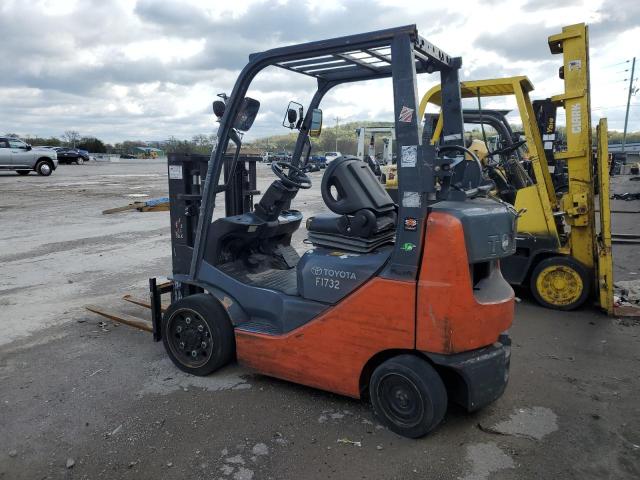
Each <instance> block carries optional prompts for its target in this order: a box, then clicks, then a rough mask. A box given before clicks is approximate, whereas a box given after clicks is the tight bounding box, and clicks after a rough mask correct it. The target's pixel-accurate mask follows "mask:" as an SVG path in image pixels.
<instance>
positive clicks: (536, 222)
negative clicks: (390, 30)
mask: <svg viewBox="0 0 640 480" xmlns="http://www.w3.org/2000/svg"><path fill="white" fill-rule="evenodd" d="M548 42H549V48H550V50H551V53H554V54H562V56H563V65H562V67H561V68H560V71H559V74H560V78H561V79H562V80H563V81H564V92H563V93H562V94H560V95H556V96H554V97H552V98H551V101H552V102H553V103H554V104H555V105H557V106H558V107H563V108H564V109H565V111H566V119H567V120H566V132H567V133H566V137H567V139H566V150H564V151H556V152H554V153H553V159H554V160H555V161H556V163H557V164H566V166H567V177H568V186H567V191H566V192H563V193H558V194H557V193H556V190H555V188H554V183H553V181H552V178H551V175H550V172H549V167H550V166H549V164H548V162H547V157H546V156H545V148H544V147H545V141H547V140H549V138H548V136H547V134H546V132H541V131H540V127H539V125H538V122H537V119H536V115H535V111H534V107H533V104H532V102H531V99H530V97H529V94H530V92H531V91H532V90H533V85H532V84H531V82H530V81H529V79H528V78H527V77H525V76H516V77H507V78H499V79H488V80H475V81H467V82H461V84H460V87H461V92H462V97H463V98H478V99H480V98H485V97H496V96H508V95H513V96H514V97H515V99H516V103H517V106H518V110H519V112H520V118H521V121H522V128H523V130H524V135H525V138H526V144H527V149H528V161H529V162H530V169H531V172H532V177H533V180H534V184H533V185H530V186H525V187H522V188H520V189H518V191H517V193H516V197H515V202H514V206H515V208H516V209H517V210H518V211H521V212H522V213H521V216H520V218H519V220H518V244H519V247H520V246H521V247H522V248H519V252H518V253H517V254H516V255H514V256H512V257H509V259H505V261H504V262H503V263H505V265H503V272H504V273H505V276H506V277H507V280H509V281H510V283H512V284H516V285H521V284H522V285H527V284H528V286H529V288H530V290H531V291H532V293H533V296H534V297H535V298H536V300H537V301H538V302H539V303H541V304H542V305H544V306H547V307H550V308H558V309H563V310H570V309H573V308H577V307H578V306H580V305H581V304H582V303H584V302H585V301H586V300H588V299H589V298H592V299H593V300H594V301H596V302H598V303H599V304H600V306H601V308H602V309H604V310H606V311H607V312H608V313H612V312H613V278H612V276H613V273H612V271H613V267H612V256H611V222H610V207H609V171H608V168H607V167H608V165H607V157H608V155H607V123H606V119H603V120H601V121H600V124H599V125H598V130H597V131H598V134H597V139H596V143H597V154H596V155H594V152H593V148H592V133H591V113H590V85H589V44H588V27H587V26H586V25H585V24H577V25H571V26H567V27H564V28H563V29H562V33H559V34H557V35H552V36H550V37H549V39H548ZM429 103H431V104H433V105H436V106H440V105H441V93H440V88H439V87H434V88H432V89H431V90H429V91H428V92H427V93H426V94H425V95H424V97H423V98H422V101H421V102H420V107H419V115H420V118H423V117H424V114H425V110H426V107H427V104H429ZM441 129H442V119H441V116H440V118H439V119H438V122H437V124H436V126H435V128H434V130H433V136H432V143H437V141H438V140H439V138H440V134H441ZM552 168H555V166H554V167H552ZM594 182H598V187H599V192H600V201H599V204H600V205H599V206H600V208H599V210H600V222H599V223H600V228H599V231H597V228H596V227H597V225H596V217H595V213H596V210H597V208H596V201H595V194H594ZM389 186H390V187H393V185H389Z"/></svg>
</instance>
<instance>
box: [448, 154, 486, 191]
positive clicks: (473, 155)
mask: <svg viewBox="0 0 640 480" xmlns="http://www.w3.org/2000/svg"><path fill="white" fill-rule="evenodd" d="M447 150H457V151H458V152H462V153H468V154H469V156H470V157H471V159H472V160H473V161H474V162H475V163H476V165H477V166H478V170H479V174H478V180H477V185H476V186H475V187H473V188H478V187H479V186H480V184H481V183H482V163H481V162H480V159H479V158H478V156H477V155H476V154H475V153H474V152H473V151H471V150H469V149H468V148H465V147H463V146H462V145H455V144H453V145H443V146H442V147H440V148H438V152H445V151H447ZM465 161H466V160H465Z"/></svg>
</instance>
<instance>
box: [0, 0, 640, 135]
mask: <svg viewBox="0 0 640 480" xmlns="http://www.w3.org/2000/svg"><path fill="white" fill-rule="evenodd" d="M638 5H640V4H638V2H637V1H636V0H626V1H625V0H616V1H615V2H613V0H571V1H569V2H557V1H547V0H537V1H535V2H533V1H529V0H514V1H506V0H504V1H500V0H492V1H480V0H473V1H466V0H449V1H447V2H446V3H445V4H442V3H440V4H438V5H433V4H431V3H430V2H418V1H408V0H407V1H396V0H349V1H348V0H327V1H323V2H314V1H311V0H307V1H304V0H295V1H294V0H291V1H288V2H287V1H278V2H276V1H264V0H236V1H234V2H227V1H207V2H203V1H195V0H193V1H188V2H184V1H178V0H173V1H172V0H162V1H159V0H138V1H137V2H134V1H129V0H78V1H70V0H39V1H36V0H31V1H28V0H22V1H21V0H5V1H3V2H1V3H0V55H1V56H2V57H3V58H4V59H9V61H5V62H3V63H2V64H0V65H1V66H0V132H4V131H12V132H19V133H23V134H40V135H60V134H61V133H62V132H63V131H65V130H68V129H70V128H73V129H77V130H79V131H80V132H81V133H82V134H90V135H96V136H98V137H100V138H103V139H105V140H107V141H119V140H122V139H125V138H140V139H164V138H167V137H169V136H171V135H174V136H177V137H190V136H192V135H194V134H196V133H209V132H211V131H212V130H213V129H214V123H213V118H212V115H211V114H210V113H209V112H210V105H211V102H212V101H213V100H214V99H215V95H216V94H217V93H219V92H227V93H228V92H230V90H231V89H232V87H233V83H234V80H235V77H236V76H237V73H238V71H239V69H240V68H242V66H243V65H244V64H245V63H246V61H247V59H248V55H249V54H250V53H253V52H257V51H262V50H265V49H268V48H273V47H276V46H282V45H287V44H291V43H297V42H304V41H310V40H319V39H322V38H326V37H332V36H340V35H347V34H353V33H359V32H362V31H367V30H375V29H380V28H388V27H392V26H396V25H403V24H408V23H416V24H417V26H418V29H419V31H420V33H421V34H422V35H423V36H424V37H426V38H427V39H429V40H430V41H431V42H433V43H434V44H436V45H438V46H440V47H441V48H443V49H444V50H445V51H446V52H447V53H449V54H452V55H455V56H462V57H463V69H462V77H463V79H464V78H467V79H470V78H486V77H500V76H505V75H516V74H526V75H528V76H529V77H530V78H531V80H532V81H533V83H534V85H535V87H536V90H535V92H534V94H533V97H534V98H540V97H547V96H550V95H552V94H555V93H558V92H559V91H560V90H561V89H562V82H561V81H560V80H559V79H558V78H557V68H558V66H559V64H560V60H561V59H560V57H559V56H552V55H550V54H549V52H548V49H547V46H546V36H547V35H548V34H549V33H552V32H556V31H560V28H561V26H562V25H566V24H570V23H577V22H580V21H587V22H590V23H591V49H592V50H591V54H592V56H591V72H592V92H593V101H592V105H593V107H594V112H593V113H594V119H597V118H599V116H602V115H607V116H608V117H609V125H610V128H617V129H621V128H622V122H623V119H624V104H625V103H626V90H625V85H626V84H625V83H624V82H623V81H622V80H623V79H624V78H628V73H627V76H626V77H625V72H621V70H624V67H625V65H624V64H623V65H622V66H617V67H616V66H614V67H612V66H611V65H612V64H615V63H618V62H621V61H623V60H625V59H627V58H630V57H631V56H633V55H634V54H635V51H634V49H635V48H636V44H637V41H636V40H637V38H638V35H639V34H640V25H638V23H639V18H640V7H639V6H638ZM639 67H640V66H639ZM638 70H639V71H640V68H639V69H638ZM636 76H640V74H638V73H637V74H636ZM423 77H424V78H419V93H420V94H421V93H424V92H426V90H427V89H428V88H429V87H430V86H432V85H433V83H434V80H435V77H427V76H423ZM390 85H391V83H390V81H388V80H384V81H377V82H367V83H365V84H358V85H346V86H342V87H338V88H336V89H335V91H332V92H330V93H329V94H328V95H327V96H326V98H325V100H324V101H323V105H322V107H323V109H324V110H325V118H326V119H328V120H329V119H330V121H331V122H333V121H334V120H333V118H334V117H336V116H338V117H340V118H341V121H350V120H357V119H369V120H390V119H391V118H392V115H391V113H392V109H393V103H392V97H391V86H390ZM314 88H315V82H314V80H313V79H310V78H308V77H304V76H300V75H294V74H292V73H290V72H285V71H280V70H279V69H277V68H271V69H269V70H268V71H265V72H263V73H261V74H260V75H259V76H258V77H257V78H256V81H255V83H254V84H253V85H252V87H251V89H250V94H251V95H253V96H255V97H256V98H258V99H259V100H260V101H261V102H262V110H261V114H260V116H259V118H258V120H257V122H256V124H255V126H254V129H253V130H252V132H251V135H250V137H251V136H253V137H255V136H261V135H272V134H277V133H284V132H285V130H284V129H282V127H280V126H279V125H280V122H281V120H282V115H283V112H284V109H285V107H286V105H287V102H288V100H290V99H294V100H299V101H301V102H302V103H305V102H308V101H309V99H310V98H311V95H312V94H313V90H314ZM633 103H640V98H639V99H638V100H634V102H633ZM487 106H494V107H496V108H513V107H514V105H513V102H511V103H510V102H509V101H506V100H501V99H493V100H491V102H490V103H489V102H488V103H487ZM633 108H635V109H636V110H635V111H634V110H632V114H631V115H630V128H631V129H635V130H638V129H640V114H639V113H638V109H639V108H640V107H633Z"/></svg>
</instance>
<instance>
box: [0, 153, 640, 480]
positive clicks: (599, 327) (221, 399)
mask: <svg viewBox="0 0 640 480" xmlns="http://www.w3.org/2000/svg"><path fill="white" fill-rule="evenodd" d="M258 170H259V176H260V177H259V182H260V186H259V188H261V189H263V190H264V187H265V185H266V183H267V182H268V181H270V179H271V178H272V177H271V174H270V172H269V170H268V167H266V166H264V165H259V166H258ZM165 172H166V164H165V163H164V162H162V161H131V162H123V163H118V164H95V163H89V164H85V165H83V166H81V167H77V166H62V167H60V169H59V170H58V171H56V172H55V173H54V174H53V175H52V176H51V177H49V178H42V177H36V176H31V175H30V176H28V177H18V176H17V175H15V174H13V173H7V174H5V173H2V174H0V220H1V224H2V229H0V269H1V273H2V275H1V276H0V326H1V327H2V328H1V329H0V432H1V433H2V434H1V435H0V480H5V479H7V480H9V479H10V480H14V479H15V480H20V479H33V478H56V479H57V478H61V479H70V478H78V479H82V478H86V479H109V480H111V479H121V478H122V479H132V478H135V479H156V478H162V479H184V478H194V479H207V480H209V479H219V478H222V479H224V480H226V479H230V480H236V479H250V480H263V479H267V480H268V479H273V480H276V479H277V480H286V479H296V480H297V479H302V478H304V479H345V478H348V479H354V478H366V479H385V480H387V479H402V480H404V479H413V478H415V479H427V478H437V479H443V480H448V479H454V480H457V479H467V480H471V479H482V480H484V479H496V480H504V479H539V478H561V479H574V478H575V479H580V480H583V479H637V478H640V433H639V432H640V404H639V403H638V401H637V399H638V397H639V396H640V375H639V374H638V372H639V371H640V354H639V353H638V352H640V326H639V325H638V323H637V322H633V321H618V320H616V319H609V318H607V317H605V316H603V315H601V314H599V313H597V312H595V311H593V310H589V309H584V310H581V311H578V312H569V313H564V312H562V313H561V312H554V311H550V310H544V309H541V308H540V307H537V306H535V305H533V304H532V303H531V302H530V301H529V299H528V297H527V295H526V293H523V292H519V293H518V294H519V295H520V296H522V297H523V302H522V303H520V304H518V305H517V306H516V318H515V322H514V325H513V328H512V329H511V334H512V339H513V349H512V366H511V377H510V384H509V386H508V387H507V390H506V392H505V394H504V395H503V396H502V397H501V398H500V399H499V400H498V401H497V402H495V403H494V404H492V405H490V406H489V407H487V408H485V409H483V410H481V411H480V412H477V413H474V414H467V413H465V412H463V411H461V410H460V409H458V408H456V407H455V406H452V407H451V408H450V409H449V412H448V413H447V416H446V418H445V422H444V424H443V425H441V426H440V428H439V429H437V430H436V431H435V432H433V434H432V435H430V436H429V437H427V438H424V439H420V440H408V439H405V438H401V437H398V436H397V435H395V434H393V433H392V432H389V431H388V430H387V429H384V428H378V427H380V426H379V424H378V422H377V421H376V420H375V419H374V418H373V417H372V415H371V411H370V408H369V407H368V405H367V404H366V403H365V402H359V401H355V400H352V399H348V398H344V397H340V396H337V395H332V394H329V393H325V392H321V391H318V390H314V389H310V388H305V387H301V386H298V385H294V384H291V383H287V382H282V381H279V380H274V379H271V378H268V377H264V376H261V375H258V374H256V373H255V372H251V371H249V370H247V369H245V368H243V367H239V366H237V365H232V366H229V367H228V368H225V369H223V370H221V371H220V372H218V373H216V374H214V375H211V376H209V377H205V378H195V377H190V376H188V375H184V374H182V372H180V371H179V370H178V369H176V368H175V367H174V366H173V365H172V364H171V362H170V361H169V360H168V359H167V357H166V354H165V352H164V350H163V347H162V345H161V344H158V343H153V342H152V341H151V338H150V335H149V334H147V333H144V332H140V331H137V330H134V329H131V328H128V327H125V326H117V325H116V324H113V323H112V322H106V324H104V325H103V326H101V324H100V323H99V322H100V321H101V319H100V318H98V317H97V316H95V315H93V314H91V313H88V312H86V311H85V310H83V309H82V306H83V305H84V304H85V303H95V304H100V305H104V306H106V307H109V308H112V309H117V310H121V311H123V312H125V313H130V314H133V315H144V314H146V312H145V310H144V309H141V308H140V307H136V306H133V305H128V304H125V303H124V302H122V301H121V300H120V298H121V296H122V295H123V294H125V293H134V294H136V295H138V296H142V295H145V294H146V289H147V286H146V281H147V278H148V277H150V276H162V275H166V273H167V272H168V269H169V268H170V250H169V230H168V214H167V213H166V212H165V213H138V212H130V213H124V214H115V215H111V216H105V215H102V214H101V211H102V210H104V209H107V208H111V207H116V206H120V205H124V204H127V203H128V202H129V201H131V198H130V197H128V196H127V195H130V194H133V193H139V194H148V195H149V196H150V197H151V198H152V197H159V196H163V195H166V175H165ZM312 179H313V180H314V181H315V184H316V187H314V189H312V190H311V191H306V192H304V193H303V194H301V196H300V198H299V202H298V205H299V207H300V208H301V209H302V210H303V211H304V213H305V214H306V215H308V214H309V213H310V212H317V211H320V210H322V205H321V202H320V201H319V196H318V195H317V191H316V190H315V188H317V185H318V184H319V180H320V174H319V173H314V174H312ZM638 187H639V188H640V186H638ZM616 188H620V189H622V190H625V191H627V190H629V188H627V187H624V186H618V187H616ZM314 195H316V197H314ZM626 203H627V204H628V203H630V202H626ZM625 206H626V205H623V207H625ZM627 208H629V207H628V206H627ZM628 217H631V218H628ZM616 222H617V223H616ZM614 230H615V231H617V232H621V233H639V232H638V231H637V222H635V221H634V219H633V215H631V216H630V215H626V216H624V218H615V217H614ZM303 239H304V231H303V230H302V231H300V232H298V233H297V234H296V237H295V244H296V246H297V248H303V244H302V240H303ZM616 248H617V249H618V250H617V251H616V258H619V259H620V260H619V261H618V260H616V273H617V274H620V276H621V277H622V279H627V278H633V275H636V274H638V273H640V259H639V258H638V256H637V246H636V247H633V248H635V249H636V250H635V252H634V251H633V250H632V247H629V246H617V247H616ZM621 265H622V266H621ZM479 424H480V425H481V426H484V427H489V428H495V429H496V430H500V432H501V433H508V434H501V435H495V434H492V433H487V432H485V431H482V430H481V429H479V428H478V427H477V426H478V425H479ZM338 439H348V440H350V441H353V442H360V444H361V445H362V446H361V447H359V448H354V446H353V445H351V444H343V443H338V442H337V440H338ZM68 459H73V462H74V464H73V466H72V467H71V468H67V466H66V465H67V461H68ZM239 459H242V462H244V463H242V462H240V461H237V462H234V461H232V460H239Z"/></svg>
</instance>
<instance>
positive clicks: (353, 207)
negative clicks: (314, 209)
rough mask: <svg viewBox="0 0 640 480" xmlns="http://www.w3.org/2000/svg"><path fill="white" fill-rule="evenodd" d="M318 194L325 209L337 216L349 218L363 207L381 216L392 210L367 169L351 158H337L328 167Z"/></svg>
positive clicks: (389, 199)
mask: <svg viewBox="0 0 640 480" xmlns="http://www.w3.org/2000/svg"><path fill="white" fill-rule="evenodd" d="M320 191H321V192H322V199H323V200H324V203H325V204H326V205H327V207H328V208H329V209H330V210H331V211H332V212H335V213H337V214H339V215H352V214H354V213H355V212H357V211H358V210H361V209H363V208H365V209H368V210H371V211H373V212H374V213H376V214H378V215H380V214H384V213H387V212H389V211H392V210H394V208H395V204H394V203H393V200H392V199H391V197H390V196H389V194H388V193H387V191H386V190H385V189H384V187H383V186H382V185H381V184H380V182H379V181H378V179H377V178H376V176H375V175H374V174H373V172H372V171H371V169H370V168H369V166H368V165H367V164H366V163H365V162H363V161H362V160H360V159H359V158H357V157H353V156H344V157H340V158H337V159H335V160H334V161H333V162H331V163H330V164H329V165H328V166H327V168H326V170H325V172H324V176H323V177H322V185H321V186H320Z"/></svg>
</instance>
